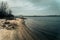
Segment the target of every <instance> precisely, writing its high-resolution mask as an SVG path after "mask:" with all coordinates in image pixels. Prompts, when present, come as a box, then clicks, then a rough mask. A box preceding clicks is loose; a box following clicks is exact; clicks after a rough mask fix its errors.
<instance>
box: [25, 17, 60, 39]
mask: <svg viewBox="0 0 60 40" xmlns="http://www.w3.org/2000/svg"><path fill="white" fill-rule="evenodd" d="M26 18H27V19H26V20H25V21H26V25H27V27H28V28H29V29H30V30H31V31H32V32H33V33H34V34H35V35H36V36H37V37H38V39H40V40H60V17H26Z"/></svg>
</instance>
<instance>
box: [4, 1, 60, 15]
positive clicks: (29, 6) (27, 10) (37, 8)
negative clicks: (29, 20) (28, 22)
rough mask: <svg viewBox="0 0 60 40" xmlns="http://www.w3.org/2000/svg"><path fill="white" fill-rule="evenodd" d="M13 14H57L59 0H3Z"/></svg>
mask: <svg viewBox="0 0 60 40" xmlns="http://www.w3.org/2000/svg"><path fill="white" fill-rule="evenodd" d="M4 1H7V2H8V3H9V5H10V7H11V9H12V11H13V14H15V15H19V14H21V15H59V14H60V1H59V0H4Z"/></svg>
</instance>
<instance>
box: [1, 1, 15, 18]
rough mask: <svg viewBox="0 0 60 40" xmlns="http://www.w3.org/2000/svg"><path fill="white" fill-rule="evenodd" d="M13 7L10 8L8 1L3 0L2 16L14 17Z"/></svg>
mask: <svg viewBox="0 0 60 40" xmlns="http://www.w3.org/2000/svg"><path fill="white" fill-rule="evenodd" d="M13 17H14V15H12V11H11V9H9V7H8V5H7V2H1V4H0V18H6V19H7V18H8V19H10V18H13Z"/></svg>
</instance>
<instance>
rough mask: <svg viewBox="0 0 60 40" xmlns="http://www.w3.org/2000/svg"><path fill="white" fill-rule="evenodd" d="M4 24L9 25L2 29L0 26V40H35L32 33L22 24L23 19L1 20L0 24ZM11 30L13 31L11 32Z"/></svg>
mask: <svg viewBox="0 0 60 40" xmlns="http://www.w3.org/2000/svg"><path fill="white" fill-rule="evenodd" d="M4 22H9V23H10V24H11V25H10V24H7V25H10V26H9V27H8V26H7V27H6V26H5V27H2V26H1V25H0V40H37V38H36V36H35V35H34V34H33V33H32V31H30V30H29V28H27V27H26V25H25V24H24V19H19V18H17V19H16V20H7V21H5V20H3V21H2V20H1V21H0V24H3V23H4ZM1 27H2V28H1ZM9 28H10V29H9ZM11 28H13V29H12V30H11Z"/></svg>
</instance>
